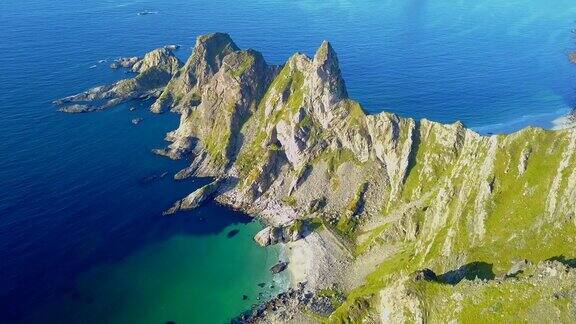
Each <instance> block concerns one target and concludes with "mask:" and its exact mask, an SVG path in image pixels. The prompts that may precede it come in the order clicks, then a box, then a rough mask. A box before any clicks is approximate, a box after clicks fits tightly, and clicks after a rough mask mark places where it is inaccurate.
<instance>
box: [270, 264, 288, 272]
mask: <svg viewBox="0 0 576 324" xmlns="http://www.w3.org/2000/svg"><path fill="white" fill-rule="evenodd" d="M287 267H288V262H283V261H280V262H278V263H277V264H276V265H274V266H273V267H272V268H270V272H272V273H274V274H276V273H280V272H282V271H284V270H286V268H287Z"/></svg>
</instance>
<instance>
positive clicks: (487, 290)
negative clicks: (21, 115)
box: [55, 33, 576, 323]
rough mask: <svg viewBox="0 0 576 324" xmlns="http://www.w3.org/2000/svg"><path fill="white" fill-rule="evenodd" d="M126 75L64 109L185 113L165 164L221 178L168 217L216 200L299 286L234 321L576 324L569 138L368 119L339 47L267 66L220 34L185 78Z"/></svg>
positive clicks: (204, 40) (173, 72)
mask: <svg viewBox="0 0 576 324" xmlns="http://www.w3.org/2000/svg"><path fill="white" fill-rule="evenodd" d="M128 62H129V63H124V65H126V67H124V66H123V65H122V63H119V65H120V66H122V68H126V69H130V71H132V72H134V73H135V76H134V77H133V78H128V79H124V80H120V81H118V82H116V83H114V84H112V85H105V86H100V87H96V88H93V89H90V90H88V91H86V92H83V93H80V94H78V95H73V96H70V97H67V98H63V99H60V100H57V101H56V102H55V104H56V105H58V107H59V109H60V110H61V111H64V112H69V113H77V112H89V111H98V110H103V109H108V108H111V107H113V106H116V105H118V104H120V103H124V102H128V101H131V100H138V99H145V98H155V102H154V103H153V105H152V106H151V110H152V112H155V113H163V112H167V111H172V112H175V113H178V114H180V125H179V126H178V128H177V129H175V130H174V131H172V132H169V133H168V134H167V135H166V139H167V140H168V141H169V142H170V144H169V145H168V146H167V147H162V148H158V149H155V150H154V153H156V154H159V155H163V156H167V157H169V158H172V159H182V158H186V159H190V161H191V163H190V165H189V166H188V167H187V168H185V169H183V170H181V171H180V172H178V173H177V174H176V175H175V178H176V179H184V178H187V177H193V176H209V177H213V178H214V181H213V182H212V183H210V184H208V185H206V186H204V187H202V188H200V189H198V190H196V191H194V192H193V193H191V194H190V195H188V196H187V197H183V198H182V200H180V201H178V202H176V203H175V204H174V206H173V207H172V208H170V209H169V210H167V211H166V214H167V215H168V214H169V215H172V214H174V213H177V212H179V211H182V210H189V209H193V208H196V207H198V206H200V205H201V204H202V203H204V202H205V201H207V200H210V199H215V200H216V201H217V202H219V203H221V204H224V205H226V206H230V207H231V208H235V209H239V210H242V211H244V212H246V213H249V214H251V215H253V216H254V217H257V218H259V219H260V220H261V221H263V222H264V223H265V224H266V227H265V228H264V229H263V230H262V231H261V232H259V233H258V234H257V235H256V237H255V241H256V242H257V243H258V244H260V245H262V246H264V247H265V246H268V245H272V244H281V245H282V246H283V247H284V250H285V252H286V264H282V267H284V269H283V270H286V271H288V272H289V273H290V276H291V279H292V288H289V289H288V290H287V291H285V292H283V293H281V294H280V295H278V296H277V297H275V298H272V299H271V300H268V301H263V303H262V304H260V305H255V306H254V309H253V310H251V311H250V312H249V313H246V314H240V315H239V316H238V318H236V319H234V322H246V323H252V322H283V321H287V320H292V321H295V322H310V321H311V322H315V321H319V320H320V319H322V320H325V321H328V322H363V321H364V322H379V321H382V322H406V321H416V322H423V321H431V322H447V321H450V320H454V321H457V322H469V321H474V320H477V319H479V318H482V319H483V320H485V321H487V322H509V321H536V322H538V321H540V320H542V321H555V322H561V321H564V322H571V321H575V320H576V316H575V314H576V310H575V308H574V305H576V277H575V276H576V270H575V269H574V265H575V263H574V262H573V261H572V260H573V259H570V258H572V257H574V249H573V246H574V244H575V237H576V130H574V129H573V128H569V129H562V130H555V131H552V130H544V129H540V128H536V127H528V128H525V129H523V130H521V131H518V132H515V133H513V134H509V135H491V136H482V135H480V134H477V133H475V132H474V131H472V130H470V129H468V128H466V127H465V126H464V125H463V124H462V123H460V122H456V123H453V124H442V123H437V122H433V121H429V120H426V119H422V120H414V119H412V118H405V117H400V116H397V115H395V114H392V113H388V112H382V113H379V114H374V115H369V114H366V113H365V112H364V110H363V109H362V106H361V105H360V104H359V103H358V102H356V101H354V100H352V99H351V98H349V96H348V92H347V89H346V85H345V82H344V80H343V78H342V75H341V71H340V67H339V63H338V58H337V55H336V52H335V51H334V49H333V48H332V46H331V45H330V43H329V42H323V43H322V44H321V46H320V47H319V48H318V50H317V51H316V53H315V55H314V56H313V57H308V56H306V55H304V54H300V53H298V54H295V55H293V56H292V57H290V59H288V61H287V62H286V63H285V64H283V65H270V64H268V63H267V62H266V61H265V59H264V57H263V56H262V54H260V53H259V52H257V51H254V50H251V49H249V50H241V49H240V48H239V47H238V46H237V45H236V44H235V43H234V42H233V40H232V39H231V38H230V36H229V35H227V34H223V33H214V34H208V35H202V36H200V37H198V39H197V42H196V46H195V48H194V50H193V53H192V55H191V56H190V58H189V59H188V61H187V62H185V63H183V62H180V60H178V58H176V57H175V56H174V54H173V53H172V52H171V51H170V50H168V49H166V48H160V49H156V50H154V51H152V52H150V53H148V54H146V55H145V56H144V57H143V58H142V59H141V60H138V61H137V62H134V64H132V61H130V60H129V61H128ZM367 68H369V67H367ZM304 278H305V280H303V279H304ZM304 281H306V283H305V284H302V282H304Z"/></svg>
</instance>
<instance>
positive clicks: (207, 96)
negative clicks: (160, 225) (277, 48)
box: [165, 50, 277, 175]
mask: <svg viewBox="0 0 576 324" xmlns="http://www.w3.org/2000/svg"><path fill="white" fill-rule="evenodd" d="M276 70H277V68H275V67H273V66H268V65H267V64H266V62H265V61H264V58H263V57H262V55H261V54H260V53H258V52H256V51H253V50H246V51H236V52H233V53H230V54H229V55H227V56H226V57H225V58H224V60H223V61H222V68H221V69H220V70H218V72H217V73H216V74H215V75H214V77H213V78H212V79H210V81H209V82H208V83H207V84H206V85H205V86H204V89H203V91H202V96H201V102H200V104H199V105H198V106H193V107H189V108H186V109H185V110H183V111H182V117H181V120H180V126H179V127H178V129H177V130H175V131H174V132H172V133H170V134H168V137H167V138H168V139H169V140H171V141H173V143H172V144H171V145H170V147H169V149H168V151H167V152H165V153H167V154H168V155H170V156H172V157H175V158H178V157H181V156H182V154H184V153H187V152H191V151H192V150H194V151H193V152H192V156H193V160H194V163H193V165H192V167H191V168H189V169H188V170H187V171H186V172H187V173H195V174H202V175H216V174H218V173H220V172H223V170H225V169H226V168H227V167H229V164H230V162H231V161H232V160H233V159H234V157H235V156H236V154H237V151H238V149H239V148H240V145H241V144H242V140H243V138H242V136H240V128H241V127H242V125H243V124H244V123H245V121H246V120H248V119H249V118H250V116H251V115H252V114H253V113H254V111H255V110H256V108H257V105H258V101H259V100H260V98H261V97H262V95H263V94H264V91H265V90H266V88H267V86H268V84H269V83H270V81H271V79H272V78H273V76H274V75H275V74H276Z"/></svg>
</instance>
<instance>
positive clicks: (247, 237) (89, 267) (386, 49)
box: [0, 0, 576, 323]
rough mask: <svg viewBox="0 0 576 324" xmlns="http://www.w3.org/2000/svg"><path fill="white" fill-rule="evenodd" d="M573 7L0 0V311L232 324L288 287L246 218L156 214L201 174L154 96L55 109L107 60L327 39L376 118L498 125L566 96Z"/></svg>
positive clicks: (537, 113) (534, 116) (417, 0)
mask: <svg viewBox="0 0 576 324" xmlns="http://www.w3.org/2000/svg"><path fill="white" fill-rule="evenodd" d="M139 12H149V13H154V14H146V15H138V13H139ZM574 17H576V5H574V2H573V1H572V0H558V1H555V2H554V4H553V5H551V4H550V2H549V1H547V0H533V1H520V0H513V1H501V0H479V1H475V2H470V1H460V2H455V1H450V0H408V1H395V0H386V1H376V0H368V1H337V2H331V3H324V2H318V1H313V0H302V1H286V0H272V1H264V0H250V1H249V0H239V1H234V2H232V1H225V0H211V1H208V0H196V1H180V0H167V1H159V0H130V1H122V0H120V1H116V0H94V1H90V2H79V1H75V0H61V1H48V0H30V1H25V2H23V1H17V0H3V1H0V39H2V41H1V42H0V67H1V69H0V108H1V111H2V118H0V135H1V138H2V140H0V192H1V193H2V194H1V195H0V322H9V323H10V322H19V321H20V322H22V321H24V322H55V321H57V322H60V323H78V322H83V323H84V322H90V321H92V322H123V323H126V322H138V323H163V322H165V321H175V322H177V323H188V322H196V323H205V322H214V321H215V322H226V321H227V320H229V318H230V317H231V316H233V315H236V314H238V313H240V312H242V311H244V310H247V309H249V308H250V305H251V304H252V303H254V302H256V301H257V300H256V297H258V294H259V293H260V292H263V293H264V296H266V295H267V294H270V293H273V292H274V290H275V289H278V286H279V284H275V288H269V285H268V284H267V285H266V286H265V288H262V289H261V288H260V287H258V284H259V283H261V282H266V283H271V282H272V281H273V280H285V276H284V279H283V278H282V277H279V278H273V277H272V276H271V275H270V273H269V271H268V268H269V267H270V266H271V265H272V264H274V263H275V262H276V260H277V259H278V253H279V250H278V249H277V248H269V249H262V248H259V247H258V246H256V245H255V244H254V243H253V242H252V239H251V238H252V236H253V235H254V233H255V232H256V231H257V230H258V229H259V228H260V225H259V224H258V223H256V222H251V219H250V218H248V217H247V216H246V215H243V214H241V213H237V212H234V211H230V210H228V209H226V208H223V207H219V206H217V205H215V204H210V205H208V206H206V207H203V208H202V209H200V210H198V211H195V212H191V213H183V214H179V215H175V216H174V217H163V216H161V212H162V211H163V210H165V209H167V208H168V207H170V206H171V204H172V203H173V202H174V201H175V200H177V199H179V198H181V197H183V196H185V195H186V194H188V193H189V192H191V191H193V190H194V189H195V188H197V187H199V186H200V185H201V184H203V183H205V182H206V181H207V180H206V179H192V180H187V181H179V182H175V181H173V180H172V179H171V178H172V176H173V175H174V173H175V172H177V171H178V170H179V169H181V168H183V167H185V166H186V161H170V160H168V159H165V158H162V157H158V156H154V155H152V154H151V153H150V150H151V149H153V148H158V147H162V146H163V145H166V143H165V142H164V141H163V138H164V135H165V133H166V132H168V131H170V130H172V129H174V128H176V127H177V125H178V117H177V116H175V115H171V114H165V115H160V116H157V115H153V114H151V113H149V112H148V107H149V105H150V102H140V103H130V104H126V105H121V106H119V107H116V108H114V109H110V110H108V111H105V112H99V113H93V114H84V115H67V114H62V113H58V112H56V111H55V107H54V106H53V105H52V104H51V101H52V100H54V99H57V98H60V97H63V96H67V95H71V94H74V93H77V92H79V91H82V90H85V89H87V88H89V87H92V86H95V85H99V84H104V83H109V82H112V81H115V80H118V79H120V78H123V77H125V76H126V75H125V74H124V73H123V72H122V71H120V70H118V71H112V70H110V69H109V68H108V65H109V64H110V62H111V60H112V59H113V58H116V57H120V56H132V55H142V54H144V53H145V52H147V51H149V50H151V49H153V48H156V47H160V46H163V45H166V44H181V45H182V47H181V49H180V50H178V51H177V52H176V53H177V55H179V56H180V57H181V58H182V59H186V57H187V56H188V55H189V53H190V47H191V46H193V44H194V40H195V38H196V36H198V35H199V34H203V33H207V32H213V31H222V32H228V33H230V34H231V36H232V38H233V39H234V40H235V41H236V42H237V44H238V45H239V46H240V47H242V48H248V47H250V48H254V49H256V50H259V51H261V52H262V53H263V54H264V57H265V58H266V60H267V61H268V62H269V63H276V64H281V63H283V62H285V61H286V59H288V57H289V56H290V55H292V54H293V53H295V52H298V51H300V52H304V53H306V54H308V55H312V54H313V53H314V51H315V50H316V48H317V47H318V46H319V45H320V43H321V41H322V40H324V39H328V40H330V41H331V43H332V44H333V46H334V48H335V49H336V51H337V52H338V55H339V58H340V63H341V68H342V71H343V74H344V78H345V80H346V83H347V86H348V89H349V94H350V96H351V97H353V98H355V99H357V100H359V101H360V102H361V103H362V105H363V106H364V108H365V109H366V110H367V111H368V112H370V113H377V112H379V111H383V110H386V111H391V112H395V113H398V114H400V115H402V116H409V117H415V118H428V119H431V120H436V121H441V122H454V121H456V120H461V121H463V122H464V123H465V124H466V125H468V126H470V127H472V128H474V129H476V130H478V131H480V132H482V133H500V132H511V131H515V130H518V129H520V128H522V127H525V126H527V125H537V126H543V127H550V126H552V124H551V121H552V120H554V119H555V118H556V117H558V116H560V115H562V114H564V113H566V112H568V111H569V110H570V108H571V107H573V106H574V103H575V93H576V91H574V90H575V85H576V78H575V72H576V71H575V69H574V67H573V66H572V65H571V64H570V63H569V61H568V58H567V55H568V53H569V52H570V51H571V50H573V49H574V48H576V46H574V38H573V34H572V30H573V29H574V27H575V26H576V20H575V18H574ZM101 60H103V61H102V62H101ZM130 107H135V108H136V110H135V111H130V110H129V108H130ZM133 118H143V121H142V123H140V124H139V125H132V124H131V123H130V120H131V119H133ZM165 172H167V174H166V175H165V176H162V175H163V174H164V173H165ZM234 229H237V230H239V232H238V234H236V235H235V236H233V237H231V238H229V237H228V233H230V231H232V230H234ZM243 294H246V295H248V297H249V299H248V300H247V301H243V300H242V295H243Z"/></svg>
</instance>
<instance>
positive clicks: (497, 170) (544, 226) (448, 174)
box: [334, 129, 576, 320]
mask: <svg viewBox="0 0 576 324" xmlns="http://www.w3.org/2000/svg"><path fill="white" fill-rule="evenodd" d="M483 141H486V140H481V141H480V142H476V141H475V142H476V143H475V145H474V150H472V151H474V152H473V153H471V152H463V153H462V154H463V155H464V156H465V157H466V159H468V156H476V157H481V158H480V159H479V160H480V161H485V160H486V158H488V155H489V153H488V150H489V147H490V145H487V144H486V143H482V142H483ZM569 141H570V140H569V138H568V136H566V134H565V133H563V132H550V131H544V130H540V129H528V130H525V131H523V132H520V133H517V134H514V135H510V136H500V137H499V138H497V140H496V143H497V148H496V151H495V155H494V157H493V168H492V169H491V171H490V172H488V175H487V178H488V180H490V179H491V183H492V186H493V188H492V189H491V192H490V194H489V197H488V198H487V199H486V201H487V202H486V203H485V204H483V205H484V206H485V208H486V215H487V217H486V219H485V220H484V228H485V231H484V234H483V236H482V239H481V240H479V239H474V237H476V235H474V234H471V233H473V232H474V226H475V219H474V218H475V216H476V215H477V213H476V208H477V207H476V206H477V204H476V199H477V198H478V190H479V189H478V187H479V186H478V184H475V183H474V181H477V180H478V178H477V177H478V175H479V173H480V172H479V171H478V170H480V169H481V167H482V165H481V163H480V162H478V163H470V161H466V163H464V161H461V162H457V163H455V165H454V166H448V167H447V168H446V169H444V170H442V169H436V170H438V171H439V172H437V174H440V175H442V176H441V177H439V179H438V181H437V183H436V184H435V185H432V186H431V187H432V188H430V189H428V188H425V187H424V186H422V192H424V191H426V192H433V193H434V194H433V195H432V196H434V195H438V193H439V192H440V191H441V190H440V189H438V186H439V187H440V188H445V187H448V188H452V189H453V191H452V193H451V194H448V196H449V197H450V199H448V200H440V201H441V202H443V204H442V205H440V206H434V204H435V203H438V202H439V200H434V199H429V200H428V201H427V203H426V204H427V205H429V207H427V209H426V211H425V212H424V214H423V215H422V216H423V217H418V218H417V219H420V222H421V223H420V224H419V225H418V226H420V227H421V230H420V234H419V236H418V237H416V239H415V241H414V243H413V244H407V245H406V247H405V248H404V251H405V252H404V253H407V254H412V255H413V256H412V257H410V258H409V261H408V262H400V261H399V259H398V258H397V257H393V258H391V259H390V260H389V261H386V262H385V263H383V264H382V265H381V266H380V267H379V268H378V270H376V271H375V272H374V273H373V274H372V275H370V276H369V277H368V278H367V280H366V284H365V285H364V286H361V287H359V288H357V289H355V290H354V291H352V292H351V293H350V295H349V300H348V301H347V303H344V305H343V306H342V307H341V309H339V310H338V311H337V312H336V313H335V315H334V316H335V318H337V319H338V320H340V319H343V318H344V319H345V318H347V316H348V317H349V316H351V315H350V312H353V310H354V309H355V307H356V303H357V302H358V300H360V301H361V302H362V303H365V302H366V300H372V297H373V294H374V293H375V291H378V290H379V289H381V288H383V287H384V286H386V282H387V280H390V276H391V274H393V273H409V272H411V271H414V270H416V269H418V268H423V267H430V266H431V265H434V266H435V267H436V268H435V270H437V271H445V270H447V269H448V267H449V264H451V263H452V262H449V263H448V264H445V262H446V257H449V258H448V259H450V256H453V255H457V256H460V257H459V260H460V262H466V261H469V262H471V261H479V260H481V261H483V262H488V263H491V264H493V265H494V272H495V273H496V274H498V275H502V274H503V273H505V272H506V271H507V269H508V268H509V267H510V265H511V263H512V261H513V260H518V259H520V258H523V257H526V258H529V259H531V260H535V261H540V260H545V259H548V258H551V257H553V256H554V255H558V254H565V255H572V254H573V249H572V248H571V246H572V244H573V239H572V238H573V237H574V235H575V234H576V226H575V225H574V221H573V219H572V218H571V217H570V211H557V213H556V215H554V216H553V217H552V218H550V216H548V215H547V212H546V204H547V200H548V199H549V198H548V196H549V191H550V187H551V186H552V183H553V181H554V178H555V177H556V176H557V173H558V170H559V168H560V164H561V163H563V162H562V160H563V159H564V157H565V156H567V155H566V154H565V153H566V151H567V150H568V146H569ZM434 145H435V144H432V145H429V144H428V143H426V140H425V139H424V140H423V141H422V142H421V146H420V148H419V151H418V152H419V154H422V153H423V152H426V151H428V150H430V147H434ZM527 151H530V152H531V154H530V156H529V157H528V159H527V163H526V168H525V170H524V171H522V172H521V171H519V167H518V161H520V159H521V155H522V154H523V152H527ZM568 156H569V155H568ZM416 161H423V159H418V158H417V159H416ZM564 163H566V166H565V168H564V170H563V171H562V179H563V180H562V181H561V182H560V185H559V186H558V190H557V192H558V195H561V194H562V193H563V192H564V191H565V188H566V185H567V183H568V180H567V179H568V178H569V176H570V175H571V174H573V172H574V171H573V170H574V168H575V167H576V159H575V158H574V157H571V158H570V159H569V160H568V162H564ZM520 169H521V168H520ZM421 170H423V168H422V167H420V166H418V165H416V166H415V167H414V169H413V171H412V172H416V174H418V173H419V172H421ZM428 170H435V169H434V168H430V169H428ZM433 172H434V171H433ZM414 175H415V174H411V175H410V177H412V176H414ZM488 180H487V181H488ZM410 181H413V180H411V179H410V178H409V180H408V181H407V184H406V186H407V187H408V186H410V185H411V184H410ZM431 183H433V182H431ZM433 184H434V183H433ZM443 192H444V194H446V192H447V191H446V190H444V191H443ZM444 202H445V203H444ZM434 209H436V212H441V213H442V214H444V215H446V218H445V221H444V222H443V223H441V224H440V225H438V224H433V222H430V221H428V222H427V220H426V219H427V218H428V219H429V218H431V217H433V215H432V214H433V212H432V211H434ZM428 210H431V211H428ZM423 218H424V219H423ZM550 219H554V221H549V220H550ZM433 225H434V226H433ZM426 226H428V227H430V226H433V228H434V231H431V230H427V229H426ZM393 227H394V226H392V227H390V226H388V225H382V226H381V227H379V228H376V229H374V230H373V231H374V233H372V235H371V236H372V239H369V240H368V241H367V242H372V243H367V242H366V241H365V242H364V243H363V245H360V246H361V247H362V246H364V247H365V246H366V245H367V244H373V242H374V238H376V237H379V236H380V235H381V234H383V233H386V231H390V230H392V228H393ZM422 233H426V234H427V235H426V236H423V235H422ZM432 233H433V235H432V236H430V234H432ZM426 242H428V243H426ZM447 242H449V243H447ZM447 244H448V246H450V249H448V250H447V251H448V253H449V255H445V251H446V246H447ZM422 247H426V249H424V250H422ZM359 251H360V252H363V251H365V249H362V248H360V249H359ZM422 251H424V252H425V253H424V254H423V253H422ZM462 257H463V258H462ZM495 293H496V294H498V291H497V290H495ZM503 307H505V308H506V307H510V305H504V306H503ZM429 311H431V312H435V311H434V310H429ZM338 314H340V315H338Z"/></svg>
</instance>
